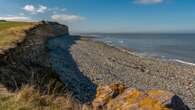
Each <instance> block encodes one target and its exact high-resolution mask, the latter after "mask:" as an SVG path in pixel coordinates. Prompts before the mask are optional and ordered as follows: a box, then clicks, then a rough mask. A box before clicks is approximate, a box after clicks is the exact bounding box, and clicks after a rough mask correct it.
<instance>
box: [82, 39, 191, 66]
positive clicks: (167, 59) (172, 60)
mask: <svg viewBox="0 0 195 110" xmlns="http://www.w3.org/2000/svg"><path fill="white" fill-rule="evenodd" d="M81 37H83V36H81ZM84 38H89V39H92V40H93V41H95V42H98V43H103V44H106V45H108V46H111V47H114V48H117V49H119V50H121V51H124V52H127V53H129V54H131V55H136V56H139V57H143V58H149V59H156V60H161V61H165V62H171V63H176V64H178V65H186V66H194V67H195V63H194V62H190V61H185V60H181V59H177V58H168V57H167V58H165V57H163V56H152V55H149V54H147V55H146V54H144V53H143V52H138V51H137V50H136V49H133V48H127V47H122V46H116V45H112V43H109V42H104V41H98V40H96V38H97V37H93V36H92V37H91V36H88V37H84Z"/></svg>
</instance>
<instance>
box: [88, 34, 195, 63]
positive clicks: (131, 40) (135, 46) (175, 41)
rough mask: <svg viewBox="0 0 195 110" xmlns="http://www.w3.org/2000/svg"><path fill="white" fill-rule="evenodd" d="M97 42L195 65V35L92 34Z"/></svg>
mask: <svg viewBox="0 0 195 110" xmlns="http://www.w3.org/2000/svg"><path fill="white" fill-rule="evenodd" d="M89 36H94V37H95V39H96V40H98V41H103V42H105V43H108V44H110V45H113V46H117V47H124V48H128V49H130V50H135V51H136V52H137V53H138V54H140V55H144V56H152V57H158V58H164V59H172V60H175V61H178V62H181V63H186V64H191V65H195V34H90V35H89Z"/></svg>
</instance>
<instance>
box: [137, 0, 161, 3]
mask: <svg viewBox="0 0 195 110" xmlns="http://www.w3.org/2000/svg"><path fill="white" fill-rule="evenodd" d="M163 1H164V0H135V3H137V4H158V3H162V2H163Z"/></svg>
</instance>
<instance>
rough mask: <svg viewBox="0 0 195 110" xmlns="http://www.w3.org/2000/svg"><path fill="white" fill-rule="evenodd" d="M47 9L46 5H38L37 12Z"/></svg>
mask: <svg viewBox="0 0 195 110" xmlns="http://www.w3.org/2000/svg"><path fill="white" fill-rule="evenodd" d="M46 10H47V7H46V6H43V5H40V6H39V8H38V9H37V12H38V13H44V12H45V11H46Z"/></svg>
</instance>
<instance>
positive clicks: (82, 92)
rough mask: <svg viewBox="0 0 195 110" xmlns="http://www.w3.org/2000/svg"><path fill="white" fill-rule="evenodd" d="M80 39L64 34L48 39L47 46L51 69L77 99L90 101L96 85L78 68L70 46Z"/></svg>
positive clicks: (93, 95) (94, 93)
mask: <svg viewBox="0 0 195 110" xmlns="http://www.w3.org/2000/svg"><path fill="white" fill-rule="evenodd" d="M78 40H80V37H79V36H70V35H64V36H61V37H56V38H51V39H49V40H48V43H47V48H48V50H49V53H50V57H51V60H52V66H53V69H54V70H55V71H56V72H57V73H58V74H59V76H60V79H61V80H62V81H63V82H64V84H65V87H66V88H68V89H69V90H70V91H71V92H72V93H73V96H75V97H76V98H77V99H79V100H80V101H81V102H83V103H85V102H90V101H92V100H93V98H94V97H95V95H96V85H95V84H94V83H93V82H92V81H91V80H90V79H89V78H88V77H86V76H84V74H83V73H82V72H81V71H80V70H79V67H78V65H77V63H76V62H75V60H74V58H73V56H72V54H71V52H70V48H71V46H73V45H74V44H76V42H77V41H78Z"/></svg>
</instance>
